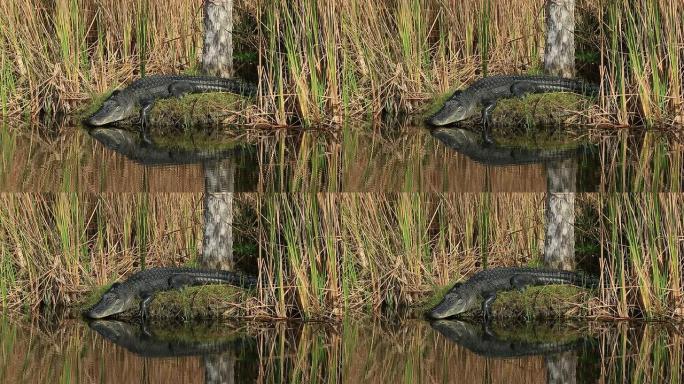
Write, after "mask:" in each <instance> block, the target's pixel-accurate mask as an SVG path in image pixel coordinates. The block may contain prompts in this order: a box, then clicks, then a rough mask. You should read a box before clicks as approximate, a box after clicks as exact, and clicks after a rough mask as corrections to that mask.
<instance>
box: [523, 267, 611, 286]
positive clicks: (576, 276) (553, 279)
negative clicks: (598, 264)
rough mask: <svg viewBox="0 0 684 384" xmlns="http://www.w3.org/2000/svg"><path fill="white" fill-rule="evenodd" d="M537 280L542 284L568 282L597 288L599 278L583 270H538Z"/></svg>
mask: <svg viewBox="0 0 684 384" xmlns="http://www.w3.org/2000/svg"><path fill="white" fill-rule="evenodd" d="M537 278H538V281H539V282H540V283H543V284H570V285H575V286H578V287H585V288H591V289H594V288H597V287H598V286H599V279H598V278H597V277H595V276H592V275H589V274H586V273H584V272H570V271H543V272H542V271H540V276H538V277H537Z"/></svg>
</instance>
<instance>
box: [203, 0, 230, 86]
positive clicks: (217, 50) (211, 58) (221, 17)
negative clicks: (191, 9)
mask: <svg viewBox="0 0 684 384" xmlns="http://www.w3.org/2000/svg"><path fill="white" fill-rule="evenodd" d="M202 68H203V69H204V72H205V73H206V74H208V75H212V76H220V77H231V76H232V75H233V0H205V1H204V49H203V52H202Z"/></svg>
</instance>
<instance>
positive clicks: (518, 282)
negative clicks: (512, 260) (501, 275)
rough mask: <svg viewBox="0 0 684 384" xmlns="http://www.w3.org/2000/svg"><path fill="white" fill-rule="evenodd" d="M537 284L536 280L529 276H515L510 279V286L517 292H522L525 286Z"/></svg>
mask: <svg viewBox="0 0 684 384" xmlns="http://www.w3.org/2000/svg"><path fill="white" fill-rule="evenodd" d="M536 282H537V278H536V277H534V276H530V275H525V274H522V275H515V276H513V277H511V286H512V287H513V288H515V289H517V290H519V291H522V289H523V288H525V286H528V285H534V284H536Z"/></svg>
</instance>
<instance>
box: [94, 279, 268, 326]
mask: <svg viewBox="0 0 684 384" xmlns="http://www.w3.org/2000/svg"><path fill="white" fill-rule="evenodd" d="M256 282H257V281H256V278H255V277H253V276H248V275H243V274H240V273H236V272H229V271H220V270H209V269H198V268H175V267H167V268H150V269H146V270H144V271H140V272H137V273H134V274H133V275H131V277H129V278H128V279H127V280H126V281H124V282H123V283H114V284H113V285H112V286H111V287H110V288H109V289H108V290H107V292H105V293H104V295H102V298H101V299H100V301H99V302H97V304H95V305H94V306H93V307H92V308H90V309H89V310H87V311H86V312H85V313H84V315H85V316H87V317H89V318H91V319H102V318H105V317H108V316H112V315H115V314H118V313H122V312H125V311H127V310H129V309H130V308H133V307H134V305H135V301H136V299H138V300H140V317H141V318H143V319H144V318H146V317H147V315H148V306H149V304H150V303H151V302H152V300H153V299H154V295H155V293H157V292H159V291H168V290H172V289H180V288H182V287H186V286H192V285H206V284H233V285H237V286H240V287H244V288H253V287H255V286H256Z"/></svg>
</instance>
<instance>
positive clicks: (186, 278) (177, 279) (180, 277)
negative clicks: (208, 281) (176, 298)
mask: <svg viewBox="0 0 684 384" xmlns="http://www.w3.org/2000/svg"><path fill="white" fill-rule="evenodd" d="M195 281H196V279H195V278H194V277H192V276H190V275H188V274H185V273H178V274H175V275H173V276H171V277H169V281H168V284H169V287H171V288H173V289H181V288H183V287H185V286H188V285H194V284H195Z"/></svg>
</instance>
